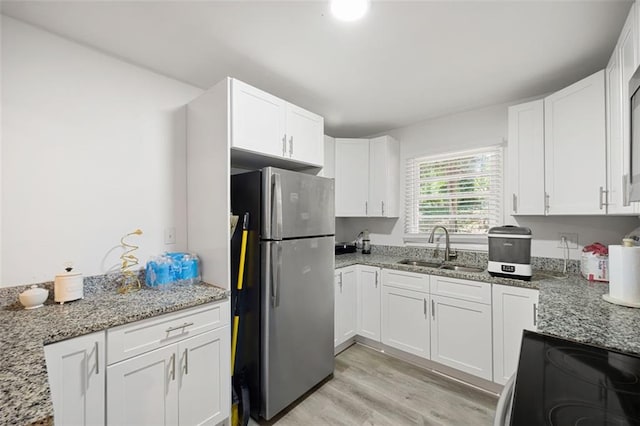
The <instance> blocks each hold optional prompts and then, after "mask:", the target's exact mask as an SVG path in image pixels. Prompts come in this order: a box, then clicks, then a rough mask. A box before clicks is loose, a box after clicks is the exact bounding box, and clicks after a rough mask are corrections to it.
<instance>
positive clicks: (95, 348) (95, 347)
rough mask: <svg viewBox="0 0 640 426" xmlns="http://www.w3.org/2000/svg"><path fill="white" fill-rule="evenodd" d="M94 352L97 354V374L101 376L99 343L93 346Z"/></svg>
mask: <svg viewBox="0 0 640 426" xmlns="http://www.w3.org/2000/svg"><path fill="white" fill-rule="evenodd" d="M93 351H94V352H95V360H96V374H100V358H99V355H98V342H95V343H94V344H93Z"/></svg>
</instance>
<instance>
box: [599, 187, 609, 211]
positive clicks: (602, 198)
mask: <svg viewBox="0 0 640 426" xmlns="http://www.w3.org/2000/svg"><path fill="white" fill-rule="evenodd" d="M606 194H607V190H606V189H604V188H603V187H602V186H601V187H600V210H602V209H603V208H604V206H606V205H607V201H606V200H605V196H606Z"/></svg>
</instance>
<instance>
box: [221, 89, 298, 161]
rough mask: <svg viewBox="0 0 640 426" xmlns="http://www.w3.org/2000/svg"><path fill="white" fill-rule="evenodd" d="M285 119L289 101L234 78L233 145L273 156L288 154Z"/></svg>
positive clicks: (232, 102)
mask: <svg viewBox="0 0 640 426" xmlns="http://www.w3.org/2000/svg"><path fill="white" fill-rule="evenodd" d="M285 120H286V102H285V101H283V100H282V99H279V98H277V97H275V96H273V95H270V94H269V93H266V92H263V91H262V90H259V89H256V88H255V87H252V86H249V85H248V84H245V83H243V82H241V81H239V80H235V79H234V80H233V82H232V95H231V147H232V148H236V149H242V150H246V151H250V152H256V153H260V154H266V155H270V156H273V157H283V156H285V154H286V153H287V151H286V149H287V146H286V139H285ZM287 157H288V155H287Z"/></svg>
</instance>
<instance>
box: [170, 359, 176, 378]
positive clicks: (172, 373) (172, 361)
mask: <svg viewBox="0 0 640 426" xmlns="http://www.w3.org/2000/svg"><path fill="white" fill-rule="evenodd" d="M175 379H176V354H175V353H173V354H172V355H171V380H175Z"/></svg>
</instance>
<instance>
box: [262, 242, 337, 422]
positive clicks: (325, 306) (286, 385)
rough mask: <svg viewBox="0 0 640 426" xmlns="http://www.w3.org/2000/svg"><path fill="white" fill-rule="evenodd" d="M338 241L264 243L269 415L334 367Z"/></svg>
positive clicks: (264, 400)
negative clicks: (334, 284)
mask: <svg viewBox="0 0 640 426" xmlns="http://www.w3.org/2000/svg"><path fill="white" fill-rule="evenodd" d="M334 243H335V239H334V237H321V238H305V239H299V240H287V241H272V242H264V243H263V244H264V250H263V258H262V261H263V268H262V270H263V271H264V276H263V285H262V333H261V334H262V337H261V339H262V348H263V350H262V360H261V371H262V373H261V374H262V380H261V386H262V392H261V394H262V401H261V403H262V409H261V412H260V414H261V416H262V417H264V418H265V419H267V420H269V419H271V418H272V417H273V416H274V415H276V414H277V413H278V412H280V411H281V410H282V409H283V408H285V407H286V406H288V405H289V404H291V403H292V402H293V401H295V400H296V399H298V398H299V397H300V396H302V395H303V394H304V393H305V392H307V391H308V390H309V389H311V388H312V387H313V386H315V385H316V384H318V383H319V382H320V381H322V380H323V379H324V378H326V377H327V376H329V375H330V374H331V373H333V362H334V360H333V271H334V254H333V246H334Z"/></svg>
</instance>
